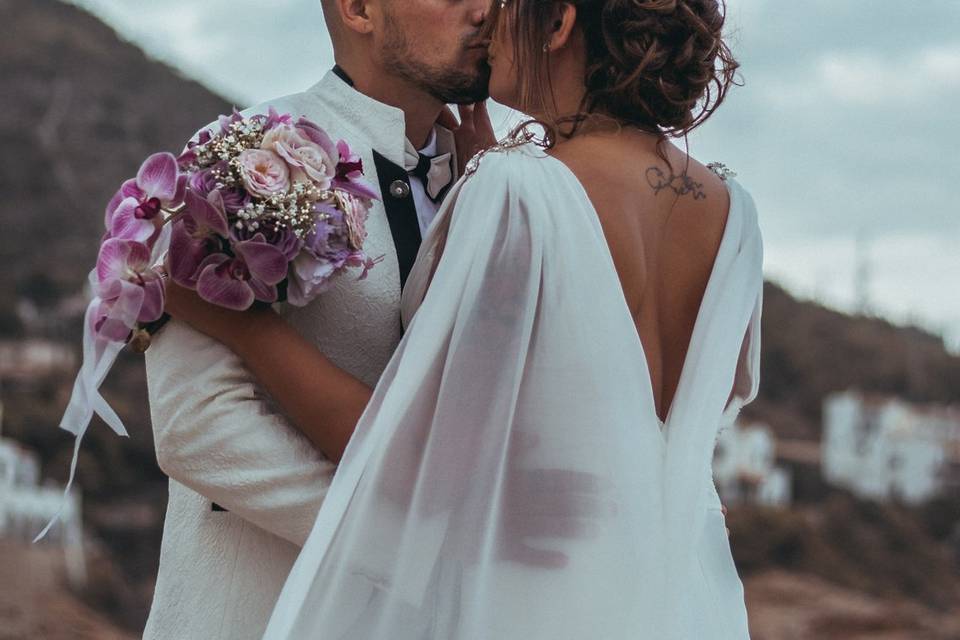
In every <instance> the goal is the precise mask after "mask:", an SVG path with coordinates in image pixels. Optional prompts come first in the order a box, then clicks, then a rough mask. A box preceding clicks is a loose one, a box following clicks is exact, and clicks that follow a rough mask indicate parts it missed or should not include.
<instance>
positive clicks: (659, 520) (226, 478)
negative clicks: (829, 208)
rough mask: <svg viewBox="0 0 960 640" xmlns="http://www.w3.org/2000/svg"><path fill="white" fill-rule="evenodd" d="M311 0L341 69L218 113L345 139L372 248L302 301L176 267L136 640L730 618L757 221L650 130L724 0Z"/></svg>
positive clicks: (646, 624)
mask: <svg viewBox="0 0 960 640" xmlns="http://www.w3.org/2000/svg"><path fill="white" fill-rule="evenodd" d="M321 4H322V7H323V12H324V17H325V21H326V26H327V31H328V32H329V34H330V37H331V39H332V41H333V46H334V52H335V59H336V66H335V67H334V68H333V69H332V70H330V71H329V72H328V73H327V74H326V75H325V76H324V77H323V78H322V79H321V80H320V81H319V82H318V83H317V84H316V85H315V86H313V87H311V88H310V89H308V90H306V91H304V92H302V93H298V94H294V95H291V96H287V97H283V98H278V99H275V100H271V101H269V102H268V103H264V104H263V105H260V106H258V107H253V108H252V109H249V110H247V111H245V112H244V113H245V114H256V113H266V111H267V109H268V108H269V107H274V108H276V109H279V110H281V111H285V112H289V113H294V114H298V115H303V116H304V117H306V118H309V119H310V120H312V121H314V122H316V123H319V125H320V126H322V127H323V128H324V129H326V130H327V131H329V132H330V134H331V136H334V137H339V138H343V139H346V140H349V141H350V145H351V146H352V147H353V148H354V149H355V150H356V151H357V153H358V155H359V156H360V159H361V160H362V163H363V166H364V168H365V171H366V172H367V174H368V175H369V176H371V177H372V178H373V180H372V181H373V183H374V184H375V185H376V186H378V187H379V189H378V191H379V195H380V199H379V200H378V201H376V202H375V203H374V205H373V208H372V209H371V210H370V213H369V218H368V221H367V232H368V235H367V238H366V240H365V249H366V251H367V252H368V253H369V254H370V255H374V256H380V255H382V256H383V259H382V261H381V262H380V264H379V265H378V266H377V268H376V269H374V270H372V271H371V272H370V274H369V276H368V277H366V278H365V279H362V280H359V279H357V278H356V277H354V276H352V275H351V274H349V273H347V274H344V275H341V276H338V277H336V278H335V279H334V280H333V281H332V283H331V286H330V287H329V288H328V289H327V290H326V291H324V292H323V293H322V294H321V295H319V296H318V297H317V298H316V299H315V300H314V301H313V302H311V303H310V304H308V305H307V306H305V307H294V306H291V305H287V304H278V305H275V306H274V307H272V308H257V309H251V310H248V311H242V312H238V311H230V310H227V309H223V308H220V307H216V306H214V305H211V304H209V303H206V302H204V301H203V300H201V299H200V298H199V297H197V295H196V294H195V293H194V292H192V291H190V290H187V289H184V288H180V287H177V286H176V285H175V284H174V283H172V282H171V283H169V285H168V290H167V300H166V311H167V312H168V313H169V314H170V315H171V316H172V317H173V320H172V321H171V322H169V323H168V324H167V325H166V326H165V327H164V328H163V329H162V330H161V331H160V332H159V333H158V334H157V335H156V337H155V339H154V341H153V346H151V348H150V350H149V351H148V352H147V354H146V366H147V375H148V384H149V395H150V408H151V415H152V420H153V429H154V435H155V441H156V452H157V459H158V461H159V464H160V467H161V468H162V470H163V471H164V472H165V473H166V474H167V475H168V476H169V477H170V485H169V491H170V495H169V503H168V509H167V514H166V520H165V525H164V532H163V545H162V551H161V558H160V571H159V576H158V579H157V584H156V591H155V595H154V601H153V606H152V609H151V612H150V618H149V621H148V623H147V627H146V630H145V632H144V638H146V639H147V640H167V639H169V640H174V639H176V640H190V639H198V640H199V639H204V640H206V639H214V638H223V639H230V640H243V639H248V638H249V639H254V638H267V639H270V640H281V639H283V640H294V639H297V640H300V639H304V638H320V639H323V640H340V639H357V640H422V639H432V638H437V639H444V640H446V639H455V640H468V639H469V640H485V639H491V640H493V639H498V640H502V639H506V640H512V639H516V640H521V639H522V640H538V639H544V640H547V639H549V640H557V639H577V640H579V639H591V640H592V639H605V640H606V639H609V640H628V639H629V640H665V639H666V640H692V639H701V638H710V639H717V640H727V639H731V640H732V639H746V638H748V637H749V634H748V628H747V613H746V608H745V605H744V596H743V587H742V584H741V581H740V578H739V576H738V574H737V571H736V568H735V566H734V563H733V559H732V557H731V554H730V545H729V541H728V539H727V534H726V531H725V516H724V511H723V508H722V506H721V504H720V500H719V498H718V496H717V493H716V489H715V488H714V485H713V481H712V476H711V460H712V453H713V447H714V445H715V442H716V438H717V434H718V432H719V430H720V429H721V428H723V427H724V426H726V425H729V424H730V423H732V422H733V420H734V419H735V418H736V416H737V414H738V412H739V411H740V408H741V407H742V406H743V405H744V404H746V403H748V402H750V401H751V400H752V399H753V398H754V397H755V396H756V393H757V389H758V384H759V353H760V351H759V349H760V313H761V303H762V260H763V255H762V254H763V248H762V239H761V234H760V229H759V226H758V217H757V212H756V209H755V207H754V204H753V201H752V199H751V197H750V196H749V194H748V193H747V192H746V191H745V189H744V188H743V187H742V186H740V184H739V183H738V182H736V181H734V180H733V179H732V172H730V171H729V170H727V169H726V168H725V167H723V166H722V165H718V164H710V165H704V164H701V163H700V162H698V161H697V160H695V159H694V158H693V157H691V156H690V155H688V154H687V153H686V152H685V151H683V150H681V149H680V148H679V147H678V146H676V145H674V144H672V143H671V142H670V141H669V140H670V138H677V137H685V136H686V134H687V133H689V132H690V131H691V130H692V129H694V128H695V127H697V126H698V125H700V124H702V123H703V122H704V121H706V120H707V119H708V118H709V117H710V116H711V115H712V114H713V113H714V110H715V109H716V108H717V107H718V106H719V105H720V103H721V102H722V101H723V98H724V96H725V95H726V91H727V89H728V88H729V87H730V86H731V85H732V84H733V83H734V74H735V71H736V70H737V67H738V65H737V63H736V61H735V60H734V58H733V56H732V55H731V52H730V49H729V48H728V46H727V44H726V43H725V42H724V39H723V34H722V30H723V25H724V19H725V8H724V6H723V4H722V1H721V0H509V1H500V2H493V3H492V4H491V2H490V1H489V0H321ZM319 26H320V25H318V28H319ZM488 97H489V98H492V99H493V100H495V101H497V102H499V103H501V104H503V105H506V106H508V107H511V108H513V109H516V110H517V111H519V112H521V113H523V114H526V115H527V117H526V119H525V121H524V122H523V123H522V124H520V125H519V126H518V127H517V128H516V129H515V130H514V131H513V132H512V133H511V134H510V135H509V136H507V137H506V138H505V139H504V140H502V141H501V142H497V141H496V140H495V138H494V134H493V128H492V126H491V124H490V120H489V117H488V115H487V110H486V107H485V100H486V99H487V98H488ZM449 104H453V105H459V107H455V108H456V109H457V110H458V111H459V118H457V117H455V116H454V114H453V112H452V111H451V110H450V109H449V108H448V107H447V105H449Z"/></svg>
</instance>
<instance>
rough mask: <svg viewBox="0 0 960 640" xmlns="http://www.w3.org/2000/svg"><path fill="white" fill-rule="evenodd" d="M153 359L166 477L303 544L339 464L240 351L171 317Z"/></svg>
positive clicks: (152, 386) (149, 359) (154, 408)
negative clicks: (290, 417) (258, 379)
mask: <svg viewBox="0 0 960 640" xmlns="http://www.w3.org/2000/svg"><path fill="white" fill-rule="evenodd" d="M146 364H147V383H148V388H149V394H150V412H151V417H152V420H153V433H154V439H155V443H156V451H157V461H158V463H159V464H160V468H161V469H162V470H163V471H164V473H166V474H167V475H168V476H170V477H171V478H173V479H174V480H176V481H178V482H180V483H181V484H184V485H186V486H187V487H190V488H191V489H193V490H194V491H196V492H197V493H199V494H201V495H203V496H205V497H206V498H209V499H210V501H211V502H213V503H216V504H218V505H220V506H222V507H223V508H225V509H227V510H229V511H230V512H232V513H234V514H236V515H238V516H240V517H242V518H244V519H246V520H248V521H250V522H252V523H253V524H256V525H257V526H259V527H261V528H263V529H265V530H267V531H269V532H270V533H273V534H275V535H277V536H280V537H281V538H284V539H286V540H289V541H290V542H293V543H295V544H297V545H302V544H303V542H304V541H305V540H306V538H307V535H308V534H309V533H310V530H311V528H312V527H313V522H314V520H315V518H316V515H317V513H318V512H319V510H320V504H321V503H322V501H323V498H324V496H325V495H326V491H327V488H328V487H329V485H330V481H331V479H332V477H333V473H334V470H335V468H336V467H335V465H334V464H333V463H332V462H330V461H329V460H327V459H326V458H324V457H323V456H322V455H321V454H320V453H318V452H317V451H316V449H315V448H314V447H313V446H311V445H310V443H309V441H308V440H307V439H306V438H304V437H303V436H302V435H300V433H299V432H297V431H296V430H295V429H294V428H293V427H291V426H290V424H289V423H288V422H287V420H286V419H285V418H284V417H283V416H282V415H281V414H279V412H278V411H277V410H276V409H275V408H274V407H273V406H272V403H271V402H270V400H269V399H268V397H267V396H266V395H265V394H264V392H263V391H262V389H260V388H259V387H258V386H257V385H256V384H255V383H254V381H253V378H252V376H251V375H250V374H249V372H248V371H247V370H246V369H245V368H244V367H243V365H242V364H241V362H240V360H239V358H238V357H237V356H236V355H235V354H234V353H233V352H231V351H230V350H229V349H227V348H226V347H225V346H223V345H222V344H221V343H219V342H217V341H215V340H213V339H212V338H209V337H207V336H205V335H203V334H201V333H199V332H197V331H195V330H193V329H191V328H190V327H188V326H187V325H186V324H184V323H182V322H178V321H176V320H172V321H170V322H169V323H168V324H167V326H166V327H165V328H164V329H163V330H162V331H161V332H159V334H158V335H157V336H155V337H154V340H153V344H152V345H151V347H150V349H149V350H148V351H147V354H146Z"/></svg>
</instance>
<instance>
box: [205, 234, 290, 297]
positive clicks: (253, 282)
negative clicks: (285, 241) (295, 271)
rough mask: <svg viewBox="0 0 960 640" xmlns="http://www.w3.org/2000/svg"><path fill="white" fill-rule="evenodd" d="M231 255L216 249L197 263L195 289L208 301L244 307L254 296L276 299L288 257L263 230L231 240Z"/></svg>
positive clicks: (285, 271)
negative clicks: (244, 238)
mask: <svg viewBox="0 0 960 640" xmlns="http://www.w3.org/2000/svg"><path fill="white" fill-rule="evenodd" d="M232 249H233V253H234V256H233V257H231V256H228V255H226V254H224V253H217V254H214V255H210V256H207V257H206V258H205V259H204V260H203V262H202V263H201V264H200V268H199V271H200V275H199V277H198V278H197V293H198V294H199V295H200V297H201V298H203V299H204V300H206V301H207V302H211V303H213V304H216V305H218V306H221V307H226V308H227V309H234V310H236V311H243V310H245V309H248V308H250V305H252V304H253V302H254V300H260V301H261V302H276V301H277V299H278V296H279V294H278V290H277V285H278V284H279V283H280V282H282V281H283V279H284V278H286V277H287V258H286V256H284V255H283V252H282V251H280V249H278V248H276V247H274V246H273V245H271V244H270V243H268V242H267V240H266V238H265V237H264V236H263V234H260V233H258V234H256V235H254V236H253V238H251V239H250V240H241V241H236V242H234V243H233V244H232Z"/></svg>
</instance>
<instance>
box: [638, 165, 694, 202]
mask: <svg viewBox="0 0 960 640" xmlns="http://www.w3.org/2000/svg"><path fill="white" fill-rule="evenodd" d="M647 184H649V185H650V186H651V187H652V188H653V193H654V195H660V192H661V191H663V190H664V189H669V190H670V191H673V192H674V193H675V194H677V195H678V196H685V195H688V194H689V195H692V196H693V199H694V200H703V199H705V198H706V197H707V194H706V193H704V191H703V183H702V182H697V181H695V180H694V179H693V178H691V177H690V176H688V175H687V174H686V173H684V174H681V175H675V174H674V173H673V170H672V169H671V170H670V175H667V174H666V173H664V171H663V169H661V168H660V167H650V168H649V169H647Z"/></svg>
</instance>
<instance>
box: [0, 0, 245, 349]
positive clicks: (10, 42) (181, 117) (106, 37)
mask: <svg viewBox="0 0 960 640" xmlns="http://www.w3.org/2000/svg"><path fill="white" fill-rule="evenodd" d="M0 23H2V24H3V25H4V37H3V38H2V39H0V60H3V64H2V65H0V86H2V87H3V91H2V92H0V110H2V113H3V114H4V117H3V118H2V119H0V142H2V144H3V147H4V149H6V152H5V153H4V154H2V155H0V184H2V187H3V193H4V197H3V199H2V200H0V224H2V225H3V228H4V229H5V230H7V232H6V233H3V234H0V265H2V266H3V270H4V277H3V279H2V280H0V330H5V331H3V332H6V333H10V332H18V331H21V330H22V329H23V328H22V327H20V326H19V323H18V322H17V321H16V318H15V316H12V314H11V310H12V309H14V308H15V305H14V304H13V303H14V302H15V300H16V297H17V295H18V294H19V295H20V296H29V297H31V298H33V299H34V300H35V301H36V302H37V303H39V304H40V305H41V306H47V305H49V304H51V303H54V302H56V298H57V297H58V296H60V295H62V294H63V293H65V292H74V291H78V290H79V287H80V286H81V285H82V284H83V282H84V277H85V275H86V271H87V270H88V268H89V266H91V265H92V263H93V260H94V258H95V257H96V254H95V251H96V242H97V240H98V239H99V238H100V235H101V234H102V225H103V213H102V212H103V207H104V205H105V204H106V202H107V200H109V198H110V196H112V195H113V192H114V191H116V189H117V187H118V186H119V184H120V182H121V181H122V180H124V179H126V178H128V177H130V176H131V174H132V173H135V172H136V169H137V167H138V166H139V164H140V162H141V161H142V160H143V158H144V157H145V156H146V155H148V154H149V153H152V152H154V151H158V150H163V149H168V150H173V151H178V150H179V149H180V148H182V146H183V144H184V142H185V141H186V140H187V139H188V138H189V137H190V136H191V135H192V134H193V132H194V131H195V130H196V129H197V128H198V127H200V126H203V125H205V124H206V123H207V122H209V121H210V120H212V119H213V117H214V116H216V114H218V113H222V112H224V111H225V110H228V109H229V107H230V105H229V104H228V103H227V102H226V101H224V100H223V99H222V98H220V97H218V96H215V95H213V94H212V93H211V92H210V91H208V90H207V89H205V88H204V87H202V86H200V85H199V84H197V83H196V82H192V81H189V80H187V79H185V78H183V77H182V76H181V75H180V74H178V73H177V72H175V71H174V70H172V69H170V68H169V67H166V66H164V65H161V64H158V63H156V62H154V61H151V60H148V59H147V58H146V56H145V55H144V54H143V53H142V52H141V51H140V50H139V49H137V48H136V47H134V46H133V45H131V44H128V43H125V42H122V41H121V40H120V39H119V38H118V37H117V36H116V34H114V32H113V31H112V30H111V29H110V28H108V27H107V26H105V25H104V24H102V23H101V22H100V21H98V20H97V19H96V18H94V17H92V16H90V15H88V14H86V13H84V12H83V11H81V10H79V9H77V8H75V7H72V6H68V5H63V4H60V3H59V2H56V1H55V0H30V1H29V2H25V1H24V0H0ZM51 258H53V259H51Z"/></svg>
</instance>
